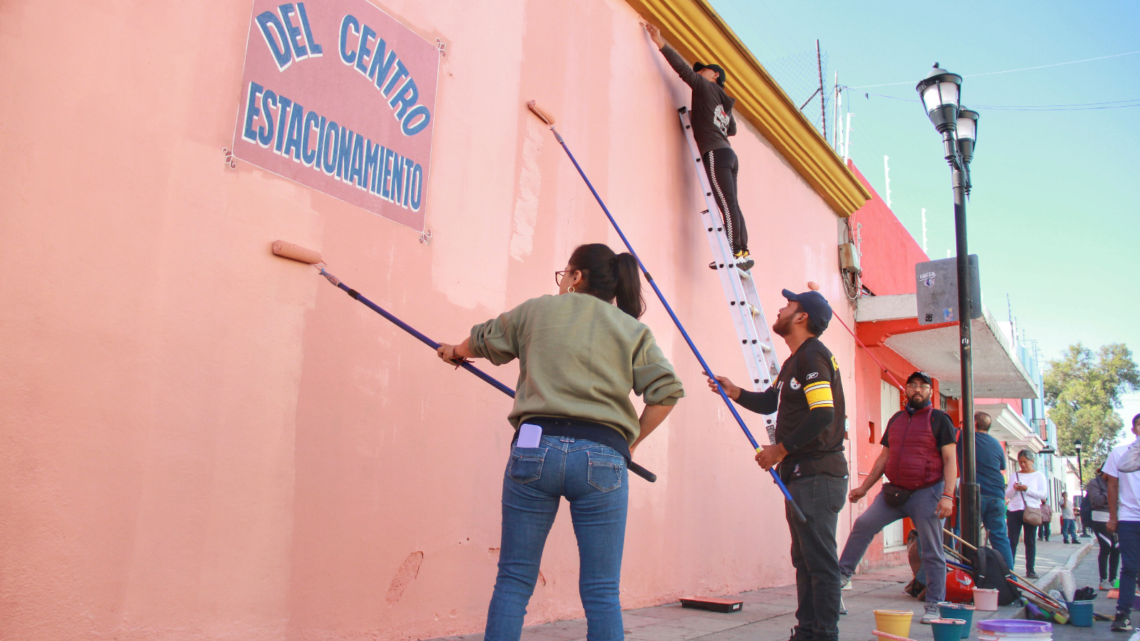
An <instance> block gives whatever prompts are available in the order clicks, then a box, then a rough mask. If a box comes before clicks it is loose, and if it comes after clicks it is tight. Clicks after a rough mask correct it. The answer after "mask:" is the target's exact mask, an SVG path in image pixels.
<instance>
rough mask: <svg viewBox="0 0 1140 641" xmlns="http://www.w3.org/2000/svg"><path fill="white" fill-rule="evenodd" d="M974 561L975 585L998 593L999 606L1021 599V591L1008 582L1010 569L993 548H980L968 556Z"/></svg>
mask: <svg viewBox="0 0 1140 641" xmlns="http://www.w3.org/2000/svg"><path fill="white" fill-rule="evenodd" d="M968 558H971V560H972V561H973V563H972V565H973V568H974V572H973V575H974V584H975V585H976V586H977V587H979V588H986V589H989V590H997V591H998V605H1009V604H1010V603H1013V602H1014V601H1016V600H1017V599H1019V598H1020V597H1021V590H1019V589H1018V588H1017V586H1016V585H1014V584H1012V583H1010V582H1009V581H1007V580H1006V577H1008V576H1009V568H1008V567H1006V565H1005V559H1004V558H1002V556H1001V555H1000V554H998V551H997V550H995V549H993V548H988V547H980V548H978V551H977V552H972V553H970V555H968Z"/></svg>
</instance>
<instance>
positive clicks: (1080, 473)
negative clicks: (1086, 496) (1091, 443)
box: [1073, 440, 1085, 492]
mask: <svg viewBox="0 0 1140 641" xmlns="http://www.w3.org/2000/svg"><path fill="white" fill-rule="evenodd" d="M1073 449H1075V450H1076V451H1077V482H1078V483H1080V484H1081V491H1082V492H1084V491H1085V469H1084V468H1083V467H1081V442H1080V441H1079V440H1077V441H1073Z"/></svg>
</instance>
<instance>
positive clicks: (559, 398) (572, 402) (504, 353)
mask: <svg viewBox="0 0 1140 641" xmlns="http://www.w3.org/2000/svg"><path fill="white" fill-rule="evenodd" d="M555 280H556V282H557V283H558V290H559V295H558V296H541V297H539V298H532V299H530V300H528V301H526V302H524V303H522V304H521V305H519V306H518V307H516V308H514V309H512V310H510V311H508V312H506V313H504V314H501V315H500V316H499V317H497V318H494V319H491V320H489V321H487V322H486V323H482V324H480V325H476V326H475V327H473V328H472V329H471V335H470V336H469V337H468V338H466V339H465V340H464V341H463V342H462V343H460V344H458V345H448V344H441V345H440V347H439V357H440V358H441V359H443V360H444V361H445V362H448V363H456V362H459V361H461V360H463V359H465V358H472V357H475V358H486V359H488V360H490V361H491V362H492V363H494V364H496V365H501V364H503V363H507V362H509V361H511V360H514V359H516V358H517V359H518V360H519V378H518V385H517V388H516V390H515V404H514V407H513V409H512V410H511V412H510V414H509V415H508V417H507V418H508V420H509V421H510V423H511V425H512V426H514V427H515V428H516V430H517V431H516V434H515V441H514V443H513V444H512V446H511V456H510V459H509V460H508V463H507V469H506V474H505V475H504V478H503V494H502V510H503V522H502V523H503V524H502V543H501V546H500V551H499V574H498V578H497V579H496V581H495V591H494V594H493V596H492V597H491V605H490V608H489V611H488V614H487V628H486V632H485V636H484V638H485V639H486V641H518V639H519V637H520V635H521V633H522V626H523V616H524V615H525V614H526V608H527V604H528V603H529V602H530V597H531V594H532V593H533V592H534V586H535V582H536V581H537V579H538V568H539V562H540V561H541V560H542V550H543V547H544V546H545V544H546V537H547V534H549V532H550V528H551V526H552V525H553V524H554V517H555V515H556V514H557V513H558V505H559V503H560V501H561V498H562V497H566V499H567V500H568V502H569V503H570V518H571V520H572V521H573V524H574V534H575V536H576V537H577V539H578V556H579V565H580V570H579V582H578V591H579V593H580V595H581V597H582V606H583V608H584V609H585V610H586V621H587V639H589V640H590V641H620V640H621V639H623V638H624V632H623V625H622V616H621V603H620V601H619V599H618V594H619V584H620V577H621V559H622V551H623V547H624V544H625V522H626V511H627V507H628V500H629V476H628V474H627V470H626V466H627V464H628V461H629V459H630V455H631V453H632V452H633V450H634V448H636V447H637V445H638V444H639V443H640V442H642V441H643V440H645V437H646V436H649V434H650V433H651V432H652V431H653V430H654V429H655V428H656V427H657V426H658V425H660V424H661V422H662V421H664V420H665V417H666V416H668V415H669V412H670V411H672V409H673V406H674V405H676V403H677V400H678V399H680V398H681V397H682V396H684V391H683V390H682V387H681V381H680V380H679V379H678V378H677V375H676V374H675V373H674V372H673V367H672V365H670V364H669V361H667V360H665V356H664V355H663V354H662V353H661V350H660V348H658V347H657V342H656V341H655V340H654V338H653V333H652V332H651V331H649V328H648V327H646V326H645V325H644V324H642V323H641V322H640V321H638V320H637V319H638V317H640V316H641V314H642V313H643V311H644V309H645V302H644V301H643V300H642V298H641V279H640V275H639V273H638V270H637V262H636V260H635V259H634V257H633V256H632V255H630V254H627V253H623V254H620V255H618V254H614V252H613V250H611V249H610V248H609V247H607V246H605V245H601V244H593V245H582V246H580V247H578V248H577V249H575V250H574V253H573V254H572V255H571V256H570V262H569V263H568V264H567V265H566V269H565V270H563V271H560V272H557V273H556V274H555ZM615 300H616V304H617V306H616V307H615V306H614V305H613V304H611V303H612V302H613V301H615ZM631 391H632V392H635V393H636V394H638V395H639V396H642V397H643V398H644V399H645V403H646V405H645V409H644V410H643V411H642V413H641V416H640V417H638V415H637V412H636V411H635V410H634V407H633V403H631V402H630V400H629V393H630V392H631Z"/></svg>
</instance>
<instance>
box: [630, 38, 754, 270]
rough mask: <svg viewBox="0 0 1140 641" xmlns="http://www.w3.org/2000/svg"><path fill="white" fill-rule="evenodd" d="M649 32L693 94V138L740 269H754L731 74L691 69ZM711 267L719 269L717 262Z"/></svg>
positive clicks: (698, 67)
mask: <svg viewBox="0 0 1140 641" xmlns="http://www.w3.org/2000/svg"><path fill="white" fill-rule="evenodd" d="M645 30H646V31H648V32H649V37H650V38H652V39H653V44H655V45H657V47H658V48H659V49H661V55H663V56H665V60H667V61H668V62H669V66H671V67H673V71H676V72H677V75H678V76H681V80H684V81H685V84H687V85H689V87H691V88H692V90H693V99H692V103H693V108H692V111H693V119H692V122H693V138H694V139H696V141H697V149H698V150H700V152H701V160H702V162H703V164H704V166H705V172H706V173H707V174H708V177H709V184H710V185H711V187H712V190H713V195H714V196H715V197H716V202H717V205H718V206H719V207H720V211H721V214H722V215H723V216H724V224H725V227H727V228H728V240H729V242H731V243H732V252H733V256H735V258H736V266H737V267H739V268H740V269H744V270H748V269H752V265H753V260H752V258H751V257H749V255H748V230H747V229H745V227H744V214H742V213H740V204H739V202H738V201H737V198H736V175H737V173H739V170H740V164H739V163H738V162H737V159H736V152H734V151H733V150H732V144H730V143H729V142H728V137H729V136H735V135H736V119H735V118H733V116H732V106H733V105H734V104H736V99H735V98H731V97H729V95H728V94H727V93H725V92H724V83H725V81H726V80H727V79H728V78H727V74H725V72H724V69H722V68H721V67H720V65H715V64H708V65H706V64H703V63H700V62H697V63H694V64H693V66H692V68H691V69H690V68H689V63H687V62H685V59H684V58H682V57H681V54H679V53H677V52H676V51H675V50H674V49H673V48H672V47H670V46H669V45H668V44H666V43H665V38H663V37H662V36H661V31H660V30H658V29H657V27H656V26H654V25H651V24H649V23H646V25H645ZM710 267H712V268H713V269H716V263H715V261H714V263H713V264H712V265H710Z"/></svg>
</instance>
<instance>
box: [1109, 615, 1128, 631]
mask: <svg viewBox="0 0 1140 641" xmlns="http://www.w3.org/2000/svg"><path fill="white" fill-rule="evenodd" d="M1108 629H1109V630H1112V631H1113V632H1131V631H1132V622H1131V621H1129V620H1128V615H1127V614H1120V613H1117V615H1116V618H1115V619H1113V620H1112V625H1110V626H1109V627H1108Z"/></svg>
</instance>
